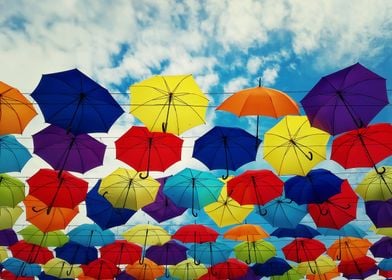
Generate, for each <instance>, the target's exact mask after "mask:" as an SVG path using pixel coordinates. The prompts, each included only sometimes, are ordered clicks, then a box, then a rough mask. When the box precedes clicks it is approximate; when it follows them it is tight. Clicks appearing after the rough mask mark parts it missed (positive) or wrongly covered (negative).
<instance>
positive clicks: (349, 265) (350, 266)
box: [338, 256, 376, 279]
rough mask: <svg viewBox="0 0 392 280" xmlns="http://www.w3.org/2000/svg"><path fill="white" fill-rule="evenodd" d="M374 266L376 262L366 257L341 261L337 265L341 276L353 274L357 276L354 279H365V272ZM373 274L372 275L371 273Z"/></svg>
mask: <svg viewBox="0 0 392 280" xmlns="http://www.w3.org/2000/svg"><path fill="white" fill-rule="evenodd" d="M375 264H376V261H375V260H374V259H372V258H371V257H368V256H362V257H358V258H355V259H351V260H342V261H340V263H339V265H338V269H339V271H340V272H342V273H343V274H347V275H350V274H354V275H358V276H359V277H357V278H356V279H358V278H359V279H365V278H366V276H365V274H366V272H367V271H368V270H370V269H372V268H373V267H374V266H375ZM372 274H373V273H372Z"/></svg>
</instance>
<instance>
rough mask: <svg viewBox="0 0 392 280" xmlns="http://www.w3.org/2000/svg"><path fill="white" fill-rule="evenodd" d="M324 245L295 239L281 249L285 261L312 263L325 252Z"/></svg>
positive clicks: (313, 241) (310, 240)
mask: <svg viewBox="0 0 392 280" xmlns="http://www.w3.org/2000/svg"><path fill="white" fill-rule="evenodd" d="M326 249H327V248H325V245H324V243H322V242H321V241H318V240H316V239H311V238H301V237H299V238H296V239H294V240H293V241H291V242H290V243H289V244H287V245H285V246H284V247H283V248H282V251H283V253H284V255H285V257H286V259H287V260H291V261H295V262H297V263H300V262H304V261H314V260H315V259H317V258H318V257H319V256H320V255H321V254H323V253H324V252H325V251H326Z"/></svg>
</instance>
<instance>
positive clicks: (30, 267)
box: [2, 258, 41, 277]
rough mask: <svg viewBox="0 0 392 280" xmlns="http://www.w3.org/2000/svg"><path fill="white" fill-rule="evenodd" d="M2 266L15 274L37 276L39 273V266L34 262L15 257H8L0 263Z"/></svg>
mask: <svg viewBox="0 0 392 280" xmlns="http://www.w3.org/2000/svg"><path fill="white" fill-rule="evenodd" d="M2 265H3V267H4V268H5V269H7V270H8V271H10V272H12V273H13V274H15V276H22V277H25V276H37V275H39V274H40V273H41V266H40V265H38V264H36V263H27V262H25V261H22V260H20V259H17V258H8V259H6V260H5V261H4V262H3V263H2Z"/></svg>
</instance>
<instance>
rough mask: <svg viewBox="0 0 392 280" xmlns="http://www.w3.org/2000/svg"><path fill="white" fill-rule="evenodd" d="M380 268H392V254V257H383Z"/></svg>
mask: <svg viewBox="0 0 392 280" xmlns="http://www.w3.org/2000/svg"><path fill="white" fill-rule="evenodd" d="M378 268H379V269H382V270H388V271H389V270H392V256H390V258H388V259H383V260H382V261H380V263H379V264H378Z"/></svg>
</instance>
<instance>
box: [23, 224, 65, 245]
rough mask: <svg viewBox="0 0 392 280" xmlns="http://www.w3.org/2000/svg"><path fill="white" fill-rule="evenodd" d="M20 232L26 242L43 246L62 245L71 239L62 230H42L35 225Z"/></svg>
mask: <svg viewBox="0 0 392 280" xmlns="http://www.w3.org/2000/svg"><path fill="white" fill-rule="evenodd" d="M18 233H19V234H20V235H22V237H23V240H25V241H26V242H29V243H31V244H35V245H39V246H42V247H61V246H63V245H64V244H65V243H67V242H68V240H69V238H68V236H67V235H65V233H63V232H62V231H61V230H55V231H49V232H42V231H41V230H40V229H38V228H37V227H36V226H34V225H29V226H27V227H25V228H24V229H22V230H20V231H19V232H18Z"/></svg>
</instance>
